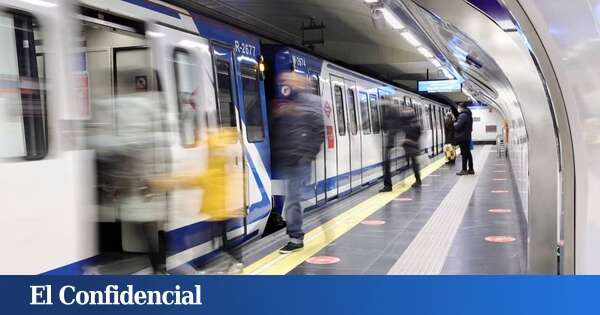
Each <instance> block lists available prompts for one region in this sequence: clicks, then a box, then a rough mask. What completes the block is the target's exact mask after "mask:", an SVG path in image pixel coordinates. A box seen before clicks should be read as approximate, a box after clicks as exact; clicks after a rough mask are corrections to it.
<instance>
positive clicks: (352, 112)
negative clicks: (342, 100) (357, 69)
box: [348, 89, 358, 135]
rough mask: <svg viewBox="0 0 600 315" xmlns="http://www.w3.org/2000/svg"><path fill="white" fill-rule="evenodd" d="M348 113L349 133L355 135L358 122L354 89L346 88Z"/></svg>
mask: <svg viewBox="0 0 600 315" xmlns="http://www.w3.org/2000/svg"><path fill="white" fill-rule="evenodd" d="M348 115H349V116H350V117H348V118H349V120H350V133H352V134H353V135H356V134H357V133H358V123H357V121H356V99H355V98H354V91H353V90H351V89H348Z"/></svg>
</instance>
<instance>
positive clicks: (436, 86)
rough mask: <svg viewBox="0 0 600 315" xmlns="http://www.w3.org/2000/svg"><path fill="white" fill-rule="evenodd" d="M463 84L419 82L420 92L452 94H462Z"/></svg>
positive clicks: (439, 81) (453, 81)
mask: <svg viewBox="0 0 600 315" xmlns="http://www.w3.org/2000/svg"><path fill="white" fill-rule="evenodd" d="M461 90H462V83H461V82H460V81H459V80H433V81H419V92H425V93H451V92H460V91H461Z"/></svg>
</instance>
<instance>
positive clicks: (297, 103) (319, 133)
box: [271, 93, 325, 166]
mask: <svg viewBox="0 0 600 315" xmlns="http://www.w3.org/2000/svg"><path fill="white" fill-rule="evenodd" d="M303 94H304V93H303ZM303 94H299V95H297V96H295V97H294V98H292V99H285V100H278V101H277V102H276V104H275V106H274V107H276V109H275V110H274V112H273V115H272V120H271V134H272V136H271V153H272V156H273V162H274V163H275V164H277V165H281V166H289V165H294V164H298V163H301V162H303V163H308V162H310V161H312V160H314V159H315V157H316V156H317V154H318V153H319V151H321V148H322V147H323V143H324V142H325V124H324V121H323V111H322V109H321V102H320V98H319V97H318V96H316V95H306V94H304V95H303Z"/></svg>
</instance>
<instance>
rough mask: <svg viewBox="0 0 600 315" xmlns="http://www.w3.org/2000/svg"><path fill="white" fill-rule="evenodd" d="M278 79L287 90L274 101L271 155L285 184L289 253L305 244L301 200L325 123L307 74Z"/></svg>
mask: <svg viewBox="0 0 600 315" xmlns="http://www.w3.org/2000/svg"><path fill="white" fill-rule="evenodd" d="M278 82H279V84H280V85H281V89H280V90H282V91H287V92H286V93H285V95H280V96H278V97H277V99H275V100H274V101H273V102H272V104H273V105H272V106H273V108H272V111H271V126H272V130H277V131H278V132H274V133H273V134H272V135H271V154H272V156H273V162H274V165H273V166H274V169H276V170H277V172H278V174H279V176H280V177H281V178H282V179H283V180H284V181H285V183H286V184H285V201H284V206H283V216H284V218H285V221H286V229H287V234H288V236H289V242H288V244H287V245H285V246H284V247H283V248H281V249H280V250H279V252H280V253H282V254H288V253H291V252H295V251H299V250H301V249H302V248H303V247H304V231H303V229H302V225H303V209H302V205H301V201H302V198H303V192H304V191H305V189H306V186H307V184H308V182H309V180H310V174H311V164H312V162H313V161H314V160H315V158H316V156H317V154H318V153H319V151H320V150H321V148H322V147H323V143H324V142H325V126H324V122H323V110H322V108H321V98H320V97H319V96H318V95H316V94H314V93H313V92H311V90H310V86H309V82H308V78H307V77H306V76H305V75H302V74H299V73H297V72H288V73H284V74H282V75H280V77H279V78H278ZM313 196H314V195H313Z"/></svg>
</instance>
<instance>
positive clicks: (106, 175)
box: [87, 92, 170, 274]
mask: <svg viewBox="0 0 600 315" xmlns="http://www.w3.org/2000/svg"><path fill="white" fill-rule="evenodd" d="M160 101H161V97H160V95H159V94H158V93H154V92H144V93H130V94H126V95H121V96H118V97H116V98H114V99H112V98H109V99H106V100H98V101H97V102H96V103H95V104H94V106H95V108H96V109H97V110H96V115H98V116H99V117H96V119H97V121H100V122H102V123H97V124H96V125H92V126H90V127H89V130H88V131H89V133H88V138H87V143H88V145H89V148H90V149H93V150H94V151H95V153H96V166H97V177H96V178H97V183H98V200H99V209H100V213H99V217H100V218H103V220H104V222H117V223H116V224H118V225H119V230H121V229H123V230H126V231H130V232H132V233H127V235H129V237H131V239H123V240H120V242H119V243H118V244H106V243H104V242H106V240H111V241H114V238H113V237H114V236H113V235H103V236H101V237H100V248H101V250H104V249H105V248H109V249H110V250H111V251H113V250H123V251H125V252H127V251H139V250H143V248H146V250H147V254H148V256H149V258H150V262H151V264H152V267H153V269H154V272H155V273H157V274H162V273H166V251H165V246H164V232H163V226H164V224H165V222H166V220H167V195H166V193H164V192H151V191H150V190H149V189H148V186H147V184H146V183H147V179H148V178H150V177H152V176H156V175H157V174H161V173H164V172H165V171H166V170H167V169H168V164H169V161H170V155H169V140H168V139H169V136H168V134H167V132H166V130H165V124H164V119H163V116H162V115H161V112H160V108H162V106H161V105H160ZM113 115H114V117H117V120H116V124H115V122H114V121H113V119H112V117H113ZM117 126H118V129H117ZM115 131H118V132H115ZM110 224H115V223H110ZM138 233H143V235H137V234H138ZM124 234H125V233H124ZM137 239H140V240H142V241H145V244H138V241H137ZM140 245H142V246H140Z"/></svg>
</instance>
